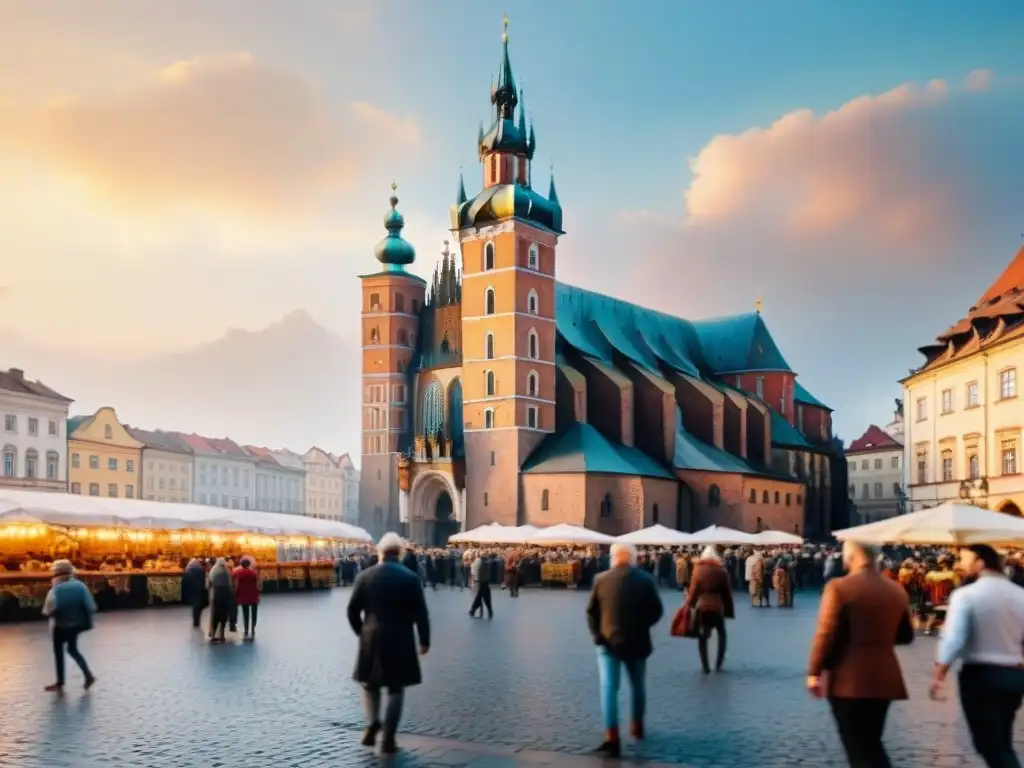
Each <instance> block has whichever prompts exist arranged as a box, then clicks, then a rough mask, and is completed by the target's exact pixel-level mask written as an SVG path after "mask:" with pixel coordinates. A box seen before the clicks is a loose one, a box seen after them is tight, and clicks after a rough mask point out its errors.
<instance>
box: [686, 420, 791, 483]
mask: <svg viewBox="0 0 1024 768" xmlns="http://www.w3.org/2000/svg"><path fill="white" fill-rule="evenodd" d="M672 466H674V467H675V468H676V469H690V470H697V471H700V472H730V473H733V474H740V475H753V476H755V477H772V478H776V477H781V475H778V474H777V473H775V472H773V471H771V470H770V469H769V468H767V467H761V466H757V465H756V464H753V463H752V462H750V461H747V460H746V459H744V458H743V457H742V456H735V455H733V454H731V453H729V452H728V451H725V450H722V449H721V448H718V447H716V446H714V445H711V444H710V443H705V442H704V441H703V440H701V439H699V438H697V437H694V436H693V435H692V434H690V433H689V432H687V431H686V429H685V428H684V427H683V414H682V411H681V410H680V409H679V407H678V406H677V407H676V454H675V457H674V458H673V460H672ZM782 479H787V480H788V479H791V478H782Z"/></svg>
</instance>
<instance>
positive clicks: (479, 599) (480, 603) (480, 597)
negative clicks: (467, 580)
mask: <svg viewBox="0 0 1024 768" xmlns="http://www.w3.org/2000/svg"><path fill="white" fill-rule="evenodd" d="M485 607H486V608H487V615H488V616H493V615H494V609H493V608H491V585H490V584H488V583H487V582H485V581H481V582H479V583H478V584H477V585H476V594H475V595H474V596H473V604H472V605H471V606H470V607H469V612H470V613H476V612H477V610H479V611H480V615H481V616H483V615H484V608H485Z"/></svg>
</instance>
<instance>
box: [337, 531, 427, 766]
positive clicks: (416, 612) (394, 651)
mask: <svg viewBox="0 0 1024 768" xmlns="http://www.w3.org/2000/svg"><path fill="white" fill-rule="evenodd" d="M377 551H378V553H379V554H380V562H379V563H378V564H377V565H375V566H373V567H372V568H368V569H366V570H365V571H363V572H362V573H360V574H359V576H358V577H357V578H356V583H355V586H354V587H353V588H352V597H351V598H350V599H349V603H348V622H349V624H351V625H352V631H353V632H355V633H356V634H357V635H359V653H358V656H357V657H356V668H355V673H354V674H353V677H354V678H355V680H356V682H358V683H361V684H362V686H363V706H364V707H365V709H366V717H367V722H368V725H367V728H366V732H365V733H364V734H363V744H364V745H365V746H368V747H372V746H374V745H375V744H376V741H377V734H378V733H380V732H381V731H382V730H383V733H384V736H383V740H382V742H381V753H382V754H385V755H391V754H394V753H395V751H396V747H395V732H396V731H397V730H398V721H399V720H400V719H401V717H402V702H403V699H404V694H405V688H407V687H408V686H410V685H419V684H420V683H421V682H422V681H423V678H422V676H421V674H420V662H419V658H418V657H417V655H416V637H417V635H418V636H419V653H420V655H423V656H425V655H426V653H427V651H428V650H429V649H430V617H429V615H428V614H427V602H426V598H425V597H424V595H423V582H422V581H421V580H420V577H419V575H418V574H415V573H413V572H412V571H410V570H409V569H408V568H406V567H405V566H403V565H402V563H401V562H400V561H399V559H398V558H399V555H400V554H401V552H402V540H401V538H400V537H399V536H398V534H396V533H387V534H385V535H384V536H383V537H382V538H381V540H380V544H378V545H377ZM414 627H415V632H414V631H413V628H414ZM384 688H387V691H388V706H387V709H386V711H385V713H384V722H383V724H382V723H381V719H380V709H381V691H382V690H383V689H384Z"/></svg>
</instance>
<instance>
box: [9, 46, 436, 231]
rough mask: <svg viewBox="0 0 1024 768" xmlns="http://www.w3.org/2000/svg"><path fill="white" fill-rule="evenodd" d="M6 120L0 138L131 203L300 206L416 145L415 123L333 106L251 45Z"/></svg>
mask: <svg viewBox="0 0 1024 768" xmlns="http://www.w3.org/2000/svg"><path fill="white" fill-rule="evenodd" d="M4 117H5V119H4V120H2V121H0V122H2V126H0V132H2V133H0V138H4V139H7V140H8V144H10V145H11V146H13V147H14V148H15V149H16V150H20V151H21V152H22V153H28V154H31V155H32V156H34V157H35V158H37V159H38V160H40V161H42V162H44V163H45V164H47V165H49V166H51V167H52V168H54V169H56V170H57V171H58V172H60V173H62V174H66V175H68V176H71V177H73V178H75V179H77V180H78V182H79V183H80V184H81V185H82V186H83V187H85V188H86V189H88V190H90V191H91V192H95V193H98V194H99V195H102V196H103V197H104V198H106V199H108V200H112V201H114V202H115V203H116V204H117V205H118V206H119V207H130V208H132V209H133V210H135V211H138V210H139V209H149V210H150V211H153V210H157V211H161V212H165V209H166V207H167V206H174V207H184V208H193V207H194V208H199V209H205V208H207V207H210V206H213V207H216V208H219V209H224V210H226V211H229V212H234V213H239V214H243V215H246V216H255V217H262V216H265V215H266V214H267V213H268V212H272V213H273V214H274V215H275V216H278V215H287V214H303V213H304V212H306V211H308V210H309V206H310V205H311V204H314V203H316V202H317V201H322V200H324V199H325V198H327V197H329V196H331V195H336V194H338V193H339V192H340V191H344V190H345V189H346V187H347V186H348V185H350V184H351V182H352V181H353V179H354V178H355V177H356V174H357V172H358V171H359V170H360V166H361V164H362V163H363V162H364V160H363V158H365V157H367V156H368V155H369V154H370V153H368V152H367V149H368V148H369V147H372V146H377V145H379V144H380V143H381V142H387V143H388V144H389V145H399V146H401V145H415V144H416V143H418V141H419V132H418V127H417V125H416V123H415V121H414V120H411V119H399V118H395V117H393V116H391V115H388V114H386V113H385V112H383V111H381V110H380V109H378V108H376V107H374V106H372V105H370V104H365V103H356V104H353V105H350V108H349V109H347V110H343V111H341V112H338V111H336V110H333V109H332V108H331V106H330V105H329V104H328V103H327V101H326V100H325V99H324V98H323V96H322V94H321V93H320V92H319V90H318V89H317V87H316V85H315V84H314V83H313V82H311V81H310V80H308V79H306V78H304V77H302V76H300V75H296V74H294V73H291V72H286V71H282V70H278V69H275V68H273V67H269V66H266V65H264V64H262V63H261V62H259V61H257V60H256V59H255V58H253V57H252V56H251V55H249V54H247V53H235V54H225V55H217V56H203V57H198V58H194V59H190V60H187V61H179V62H176V63H174V64H171V65H170V66H168V67H165V68H164V69H162V70H160V71H158V72H156V73H154V74H153V75H152V76H150V77H149V78H147V79H146V80H145V81H144V82H142V83H139V84H137V85H134V86H133V87H131V88H127V89H124V90H121V91H117V92H114V93H108V94H106V95H103V96H98V97H90V98H73V97H68V98H62V99H61V100H59V101H52V102H50V103H48V104H46V105H45V106H43V107H41V108H38V109H34V110H27V111H25V110H23V111H20V112H14V113H13V114H8V115H4Z"/></svg>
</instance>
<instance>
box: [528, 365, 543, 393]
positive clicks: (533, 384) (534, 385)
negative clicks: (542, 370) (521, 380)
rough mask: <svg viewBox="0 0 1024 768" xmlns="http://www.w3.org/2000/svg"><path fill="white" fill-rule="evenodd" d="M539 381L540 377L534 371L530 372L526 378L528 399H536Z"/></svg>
mask: <svg viewBox="0 0 1024 768" xmlns="http://www.w3.org/2000/svg"><path fill="white" fill-rule="evenodd" d="M539 380H540V376H538V374H537V372H536V371H530V375H529V376H527V377H526V394H527V395H529V396H530V397H537V392H538V391H540V387H539Z"/></svg>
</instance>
